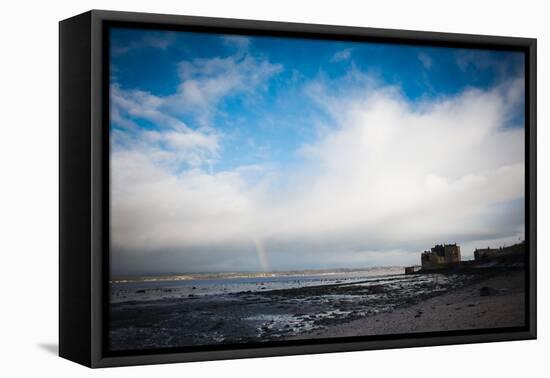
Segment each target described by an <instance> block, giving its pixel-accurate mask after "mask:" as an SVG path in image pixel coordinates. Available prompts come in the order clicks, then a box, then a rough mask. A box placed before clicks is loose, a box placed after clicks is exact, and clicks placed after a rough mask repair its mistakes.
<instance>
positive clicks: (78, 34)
mask: <svg viewBox="0 0 550 378" xmlns="http://www.w3.org/2000/svg"><path fill="white" fill-rule="evenodd" d="M535 74H536V40H534V39H526V38H512V37H494V36H479V35H462V34H443V33H431V32H413V31H400V30H381V29H370V28H355V27H342V26H326V25H307V24H292V23H279V22H265V21H247V20H233V19H216V18H201V17H186V16H171V15H157V14H141V13H124V12H110V11H90V12H88V13H85V14H82V15H79V16H75V17H73V18H70V19H67V20H64V21H62V22H61V23H60V270H59V272H60V273H59V274H60V277H59V279H60V286H59V287H60V334H59V342H60V355H61V356H62V357H65V358H68V359H70V360H73V361H76V362H78V363H81V364H84V365H87V366H90V367H106V366H116V365H135V364H152V363H165V362H180V361H198V360H213V359H228V358H242V357H260V356H275V355H289V354H304V353H319V352H334V351H351V350H364V349H374V348H396V347H411V346H425V345H443V344H452V343H473V342H488V341H503V340H520V339H532V338H535V337H536V286H535V282H536V276H535V274H536V269H535V268H536V222H535V220H536V180H535V172H536V165H535V164H536V163H535V156H536V153H535V147H536V135H535V121H536V119H535V116H536V107H535V106H536V98H535V94H536V78H535Z"/></svg>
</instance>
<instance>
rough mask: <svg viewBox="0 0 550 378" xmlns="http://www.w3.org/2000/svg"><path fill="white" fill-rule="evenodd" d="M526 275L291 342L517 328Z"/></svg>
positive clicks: (506, 275) (506, 276)
mask: <svg viewBox="0 0 550 378" xmlns="http://www.w3.org/2000/svg"><path fill="white" fill-rule="evenodd" d="M524 277H525V275H524V272H523V270H521V271H518V270H516V271H509V272H503V273H500V274H497V275H495V276H493V277H490V278H487V279H484V280H482V281H477V282H472V283H471V284H468V285H466V286H465V287H463V288H460V289H457V290H456V291H451V292H447V293H444V294H441V295H438V296H435V297H432V298H428V299H426V300H422V301H420V302H419V303H416V304H412V305H409V306H407V305H405V306H401V307H398V308H396V309H394V310H393V311H389V312H384V313H379V314H376V315H372V316H366V317H364V318H362V319H355V320H351V321H349V322H340V323H339V324H331V325H328V326H326V327H325V328H323V329H321V330H315V331H313V332H309V333H305V334H300V335H296V336H294V337H291V338H289V339H292V340H299V339H305V338H308V339H309V338H334V337H350V336H372V335H390V334H405V333H418V332H440V331H457V330H473V329H487V328H506V327H517V326H521V325H523V324H525V290H524V284H525V281H524Z"/></svg>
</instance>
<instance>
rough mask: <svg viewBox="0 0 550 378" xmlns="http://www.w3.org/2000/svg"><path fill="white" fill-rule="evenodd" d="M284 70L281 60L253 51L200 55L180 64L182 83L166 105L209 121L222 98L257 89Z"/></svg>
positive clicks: (203, 121)
mask: <svg viewBox="0 0 550 378" xmlns="http://www.w3.org/2000/svg"><path fill="white" fill-rule="evenodd" d="M281 71H282V66H281V65H280V64H272V63H270V62H269V61H267V60H265V59H257V58H255V57H253V56H252V55H250V54H244V55H243V54H242V51H238V52H237V53H236V54H234V55H231V56H228V57H223V58H222V57H214V58H197V59H194V60H191V61H183V62H181V63H180V64H179V74H180V77H181V80H182V81H181V83H180V85H179V86H178V90H177V92H176V93H175V94H173V95H171V96H169V97H168V98H167V99H166V106H167V108H168V109H169V110H170V111H173V112H176V113H189V112H191V113H194V114H196V115H197V116H198V120H199V122H201V123H202V124H208V122H209V120H210V118H211V116H212V113H213V112H214V111H215V109H216V107H217V106H218V104H219V102H220V100H221V99H222V98H225V97H227V96H234V95H236V94H239V93H253V92H255V91H257V90H258V89H259V88H260V89H261V86H262V85H263V84H265V83H266V82H267V80H268V79H270V78H271V77H272V76H274V75H276V74H278V73H279V72H281Z"/></svg>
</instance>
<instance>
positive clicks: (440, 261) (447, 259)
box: [420, 243, 461, 269]
mask: <svg viewBox="0 0 550 378" xmlns="http://www.w3.org/2000/svg"><path fill="white" fill-rule="evenodd" d="M420 259H421V261H422V269H437V268H443V267H445V265H447V264H453V263H459V262H460V259H461V256H460V246H459V245H457V244H456V243H454V244H437V245H435V246H434V247H432V248H431V250H430V251H424V252H422V255H421V256H420Z"/></svg>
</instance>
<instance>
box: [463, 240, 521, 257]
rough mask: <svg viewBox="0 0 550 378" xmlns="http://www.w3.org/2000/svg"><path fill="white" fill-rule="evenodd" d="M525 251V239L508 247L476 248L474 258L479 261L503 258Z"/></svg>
mask: <svg viewBox="0 0 550 378" xmlns="http://www.w3.org/2000/svg"><path fill="white" fill-rule="evenodd" d="M524 252H525V241H522V242H521V243H518V244H514V245H510V246H508V247H499V248H490V247H487V248H476V249H475V251H474V259H475V261H478V262H483V261H487V260H494V259H502V258H507V257H509V256H516V255H523V254H524Z"/></svg>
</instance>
